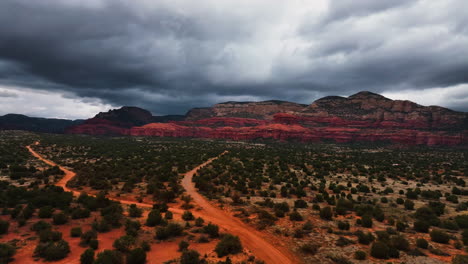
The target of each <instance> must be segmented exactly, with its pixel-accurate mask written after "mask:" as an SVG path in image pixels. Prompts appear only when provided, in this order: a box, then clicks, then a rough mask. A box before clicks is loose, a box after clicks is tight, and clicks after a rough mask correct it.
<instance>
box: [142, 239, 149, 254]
mask: <svg viewBox="0 0 468 264" xmlns="http://www.w3.org/2000/svg"><path fill="white" fill-rule="evenodd" d="M141 248H142V249H143V250H144V251H146V252H148V251H150V250H151V245H150V243H148V241H146V240H145V241H143V242H141Z"/></svg>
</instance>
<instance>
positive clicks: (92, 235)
mask: <svg viewBox="0 0 468 264" xmlns="http://www.w3.org/2000/svg"><path fill="white" fill-rule="evenodd" d="M96 238H97V233H96V231H94V230H89V231H86V232H84V233H83V234H81V241H80V246H82V247H84V246H87V245H89V242H90V241H91V240H93V239H96Z"/></svg>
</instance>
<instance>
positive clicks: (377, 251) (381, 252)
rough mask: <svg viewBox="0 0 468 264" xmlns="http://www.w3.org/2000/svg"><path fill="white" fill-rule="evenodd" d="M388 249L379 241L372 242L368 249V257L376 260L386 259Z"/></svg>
mask: <svg viewBox="0 0 468 264" xmlns="http://www.w3.org/2000/svg"><path fill="white" fill-rule="evenodd" d="M389 251H390V248H389V247H388V246H387V245H386V244H385V243H384V242H381V241H377V242H374V243H373V244H372V246H371V249H370V255H371V256H372V257H374V258H378V259H388V257H389Z"/></svg>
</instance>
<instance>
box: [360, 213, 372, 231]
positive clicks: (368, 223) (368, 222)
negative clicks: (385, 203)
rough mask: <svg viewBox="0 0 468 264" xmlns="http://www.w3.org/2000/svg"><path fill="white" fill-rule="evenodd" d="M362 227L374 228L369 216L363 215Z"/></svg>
mask: <svg viewBox="0 0 468 264" xmlns="http://www.w3.org/2000/svg"><path fill="white" fill-rule="evenodd" d="M361 225H362V226H363V227H367V228H371V227H372V218H371V217H370V216H369V215H363V216H362V217H361Z"/></svg>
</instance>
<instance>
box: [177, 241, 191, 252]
mask: <svg viewBox="0 0 468 264" xmlns="http://www.w3.org/2000/svg"><path fill="white" fill-rule="evenodd" d="M189 245H190V244H189V242H187V241H185V240H181V241H180V242H179V251H184V250H187V249H188V247H189Z"/></svg>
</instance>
